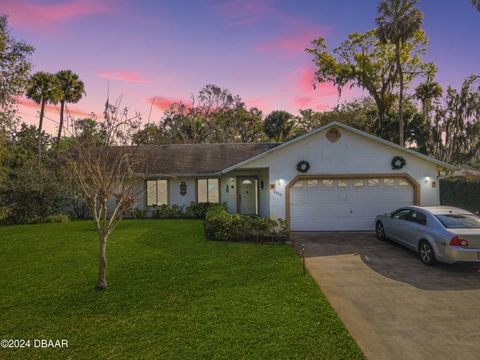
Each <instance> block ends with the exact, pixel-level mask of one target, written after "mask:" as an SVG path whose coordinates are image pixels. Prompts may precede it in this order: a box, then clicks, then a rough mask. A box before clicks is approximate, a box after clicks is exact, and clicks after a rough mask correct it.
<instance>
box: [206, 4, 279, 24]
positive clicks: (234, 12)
mask: <svg viewBox="0 0 480 360" xmlns="http://www.w3.org/2000/svg"><path fill="white" fill-rule="evenodd" d="M272 5H273V1H272V0H230V1H226V2H216V3H215V4H214V5H212V6H211V7H210V8H211V9H212V10H213V11H214V12H215V13H216V14H217V15H219V16H221V17H222V18H225V19H226V20H228V21H229V22H230V24H231V25H243V24H250V23H254V22H258V21H260V20H261V19H262V18H263V17H264V16H265V15H267V14H269V13H271V12H272V11H273V6H272Z"/></svg>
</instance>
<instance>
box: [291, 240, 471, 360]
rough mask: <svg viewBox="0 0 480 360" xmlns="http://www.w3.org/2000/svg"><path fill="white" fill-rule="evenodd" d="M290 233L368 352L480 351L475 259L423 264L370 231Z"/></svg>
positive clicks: (441, 354)
mask: <svg viewBox="0 0 480 360" xmlns="http://www.w3.org/2000/svg"><path fill="white" fill-rule="evenodd" d="M292 239H293V240H294V243H295V248H296V249H297V251H299V252H300V249H301V244H302V243H303V244H304V246H305V255H306V265H307V269H308V271H309V272H310V274H311V275H312V276H313V277H314V278H315V280H316V281H317V282H318V284H319V285H320V287H321V289H322V291H323V292H324V294H325V295H326V296H327V298H328V300H329V301H330V304H331V305H332V306H333V308H334V309H335V311H336V312H337V313H338V314H339V316H340V318H341V319H342V320H343V322H344V323H345V325H346V326H347V328H348V329H349V331H350V332H351V334H352V335H353V337H354V338H355V339H356V340H357V342H358V344H359V346H360V347H361V348H362V350H363V351H364V353H365V355H366V356H367V358H369V359H382V360H384V359H429V360H431V359H435V360H437V359H479V358H480V266H476V265H444V264H440V265H438V266H435V267H428V266H425V265H423V264H422V263H421V262H420V260H419V259H418V257H417V255H416V254H415V253H413V252H411V251H409V250H406V249H404V248H403V247H401V246H399V245H396V244H395V243H392V242H381V241H379V240H377V239H376V238H375V235H374V234H373V233H372V234H370V233H294V234H293V235H292Z"/></svg>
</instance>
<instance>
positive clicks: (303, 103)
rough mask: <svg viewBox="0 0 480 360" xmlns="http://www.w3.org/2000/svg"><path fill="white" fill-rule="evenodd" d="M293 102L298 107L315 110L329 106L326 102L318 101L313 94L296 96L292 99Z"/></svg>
mask: <svg viewBox="0 0 480 360" xmlns="http://www.w3.org/2000/svg"><path fill="white" fill-rule="evenodd" d="M293 103H294V104H295V106H296V107H298V108H300V109H307V108H313V109H314V110H317V111H324V110H326V109H328V108H329V107H330V106H329V105H327V104H323V103H320V102H318V100H317V98H316V97H314V96H296V97H295V98H294V99H293Z"/></svg>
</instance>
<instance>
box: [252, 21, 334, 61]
mask: <svg viewBox="0 0 480 360" xmlns="http://www.w3.org/2000/svg"><path fill="white" fill-rule="evenodd" d="M326 32H327V31H326V29H324V28H323V29H322V28H316V27H315V28H313V27H306V28H304V29H302V30H297V31H296V32H295V33H292V34H289V35H285V36H281V37H279V38H277V39H273V40H271V41H268V42H266V43H263V44H260V45H258V46H257V47H256V48H255V50H256V51H257V52H261V53H271V52H276V53H280V54H282V56H283V57H292V56H297V55H299V54H303V53H304V51H305V48H307V47H308V46H309V45H310V42H311V41H312V40H314V39H316V38H318V37H319V36H321V35H322V36H325V33H326Z"/></svg>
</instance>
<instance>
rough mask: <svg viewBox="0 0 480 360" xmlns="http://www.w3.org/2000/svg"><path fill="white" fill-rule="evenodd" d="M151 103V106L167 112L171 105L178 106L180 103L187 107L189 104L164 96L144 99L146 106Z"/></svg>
mask: <svg viewBox="0 0 480 360" xmlns="http://www.w3.org/2000/svg"><path fill="white" fill-rule="evenodd" d="M152 101H153V106H154V107H155V108H157V109H160V110H167V109H168V108H169V107H170V106H171V105H174V104H178V103H180V102H181V103H183V104H185V105H186V106H187V107H188V106H189V104H190V103H189V102H185V101H183V100H182V99H176V98H167V97H165V96H155V97H149V98H147V99H145V102H146V103H148V104H152Z"/></svg>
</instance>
